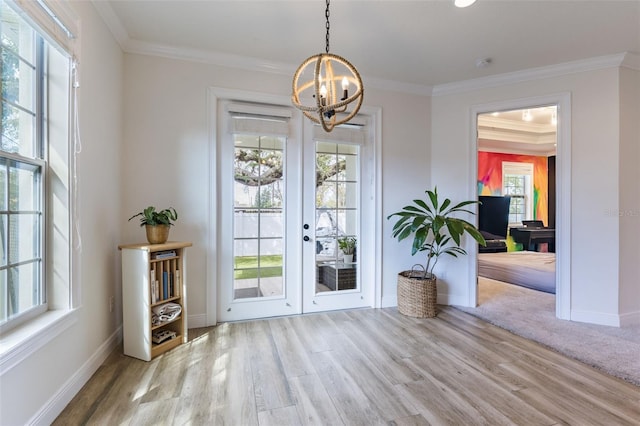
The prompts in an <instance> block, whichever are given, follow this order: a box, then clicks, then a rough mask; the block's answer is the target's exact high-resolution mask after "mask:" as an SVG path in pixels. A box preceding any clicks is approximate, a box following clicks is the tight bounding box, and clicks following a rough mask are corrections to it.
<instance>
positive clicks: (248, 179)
mask: <svg viewBox="0 0 640 426" xmlns="http://www.w3.org/2000/svg"><path fill="white" fill-rule="evenodd" d="M283 148H284V138H280V137H274V136H250V135H236V137H235V160H234V217H233V222H234V230H233V241H234V244H233V262H234V274H233V275H234V276H233V298H234V300H235V299H248V298H263V297H282V296H283V294H284V279H283V259H284V256H283V255H284V244H283V243H284V210H283V206H284V195H285V194H284V188H285V185H284V182H283V177H284V174H283V161H282V160H283Z"/></svg>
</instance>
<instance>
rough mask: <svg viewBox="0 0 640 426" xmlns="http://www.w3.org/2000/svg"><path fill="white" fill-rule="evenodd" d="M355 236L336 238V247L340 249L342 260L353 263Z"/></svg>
mask: <svg viewBox="0 0 640 426" xmlns="http://www.w3.org/2000/svg"><path fill="white" fill-rule="evenodd" d="M356 242H357V240H356V238H355V237H341V238H338V247H340V250H342V254H343V255H344V257H343V262H344V263H353V254H354V253H355V250H356Z"/></svg>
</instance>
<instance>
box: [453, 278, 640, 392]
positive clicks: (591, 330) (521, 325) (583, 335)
mask: <svg viewBox="0 0 640 426" xmlns="http://www.w3.org/2000/svg"><path fill="white" fill-rule="evenodd" d="M478 304H479V306H478V307H477V308H462V307H458V306H457V307H456V308H458V309H460V310H462V311H464V312H468V313H470V314H472V315H474V316H476V317H478V318H482V319H484V320H485V321H487V322H489V323H491V324H494V325H497V326H498V327H501V328H504V329H506V330H509V331H511V332H513V333H514V334H517V335H519V336H523V337H526V338H528V339H531V340H534V341H536V342H539V343H542V344H543V345H545V346H548V347H550V348H552V349H554V350H556V351H558V352H560V353H562V354H565V355H567V356H569V357H572V358H575V359H578V360H580V361H582V362H584V363H586V364H589V365H592V366H594V367H596V368H598V369H600V370H603V371H605V372H606V373H608V374H611V375H613V376H617V377H620V378H621V379H623V380H626V381H628V382H630V383H633V384H635V385H637V386H640V325H634V326H630V327H621V328H618V327H607V326H599V325H593V324H584V323H579V322H573V321H564V320H559V319H557V318H556V317H555V295H553V294H548V293H542V292H539V291H535V290H530V289H527V288H524V287H519V286H515V285H511V284H506V283H503V282H500V281H495V280H491V279H488V278H482V277H480V278H479V288H478Z"/></svg>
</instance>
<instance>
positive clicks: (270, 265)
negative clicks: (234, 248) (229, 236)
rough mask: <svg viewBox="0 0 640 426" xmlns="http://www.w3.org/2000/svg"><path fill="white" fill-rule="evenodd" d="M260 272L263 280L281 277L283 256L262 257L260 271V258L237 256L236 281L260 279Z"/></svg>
mask: <svg viewBox="0 0 640 426" xmlns="http://www.w3.org/2000/svg"><path fill="white" fill-rule="evenodd" d="M258 270H259V271H260V277H261V278H267V277H281V276H282V255H280V254H274V255H268V256H260V269H258V256H236V258H235V271H234V279H236V280H246V279H249V278H258Z"/></svg>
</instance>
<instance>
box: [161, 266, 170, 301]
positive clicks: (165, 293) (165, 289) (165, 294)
mask: <svg viewBox="0 0 640 426" xmlns="http://www.w3.org/2000/svg"><path fill="white" fill-rule="evenodd" d="M168 298H169V272H167V271H164V272H162V300H164V299H168Z"/></svg>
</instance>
